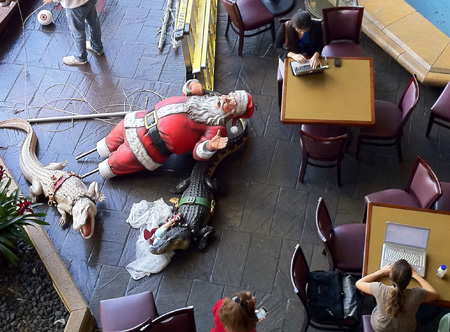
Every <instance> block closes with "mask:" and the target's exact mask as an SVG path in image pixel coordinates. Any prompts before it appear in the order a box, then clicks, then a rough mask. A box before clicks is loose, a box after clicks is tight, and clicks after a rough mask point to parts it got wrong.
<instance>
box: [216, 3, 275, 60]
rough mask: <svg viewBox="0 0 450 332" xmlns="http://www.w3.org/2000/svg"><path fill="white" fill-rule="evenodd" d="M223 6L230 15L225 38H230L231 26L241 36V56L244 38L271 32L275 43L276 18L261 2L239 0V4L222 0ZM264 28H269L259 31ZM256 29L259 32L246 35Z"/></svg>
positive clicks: (239, 52) (239, 51)
mask: <svg viewBox="0 0 450 332" xmlns="http://www.w3.org/2000/svg"><path fill="white" fill-rule="evenodd" d="M222 4H223V6H224V8H225V10H226V12H227V13H228V23H227V28H226V30H225V36H228V30H229V29H230V26H231V29H232V30H233V31H234V32H236V33H237V34H238V35H239V50H238V54H239V55H242V49H243V47H244V37H252V36H256V35H257V34H260V33H263V32H265V31H267V30H270V31H271V34H272V41H275V24H274V16H273V14H272V13H271V12H270V11H269V10H268V9H267V7H266V6H265V5H264V3H262V1H261V0H239V3H238V2H235V1H231V0H222ZM267 25H268V26H267ZM264 26H267V27H265V28H264V29H259V28H261V27H264ZM256 29H258V30H257V31H255V32H253V33H248V34H245V31H251V30H256Z"/></svg>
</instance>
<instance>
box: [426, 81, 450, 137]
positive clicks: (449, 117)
mask: <svg viewBox="0 0 450 332" xmlns="http://www.w3.org/2000/svg"><path fill="white" fill-rule="evenodd" d="M436 119H440V120H443V121H445V122H450V82H448V83H447V85H446V86H445V88H444V91H442V93H441V95H440V96H439V98H438V100H436V102H435V103H434V105H433V106H432V107H431V113H430V118H429V120H428V126H427V133H426V137H429V135H430V130H431V127H432V126H433V123H435V124H437V125H439V126H442V127H445V128H447V129H450V126H449V125H448V124H446V123H443V122H440V121H436Z"/></svg>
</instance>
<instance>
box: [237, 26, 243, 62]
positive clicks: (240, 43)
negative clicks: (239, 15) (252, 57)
mask: <svg viewBox="0 0 450 332" xmlns="http://www.w3.org/2000/svg"><path fill="white" fill-rule="evenodd" d="M243 48H244V30H241V29H239V49H238V55H239V56H241V55H242V49H243Z"/></svg>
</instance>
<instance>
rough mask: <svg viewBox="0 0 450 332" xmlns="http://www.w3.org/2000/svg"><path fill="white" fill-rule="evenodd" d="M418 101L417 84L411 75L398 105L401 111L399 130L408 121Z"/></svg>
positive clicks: (414, 76)
mask: <svg viewBox="0 0 450 332" xmlns="http://www.w3.org/2000/svg"><path fill="white" fill-rule="evenodd" d="M418 101H419V84H418V83H417V78H416V75H413V76H412V77H411V79H410V80H409V82H408V85H407V86H406V89H405V91H404V92H403V95H402V98H401V99H400V102H399V103H398V108H400V109H401V110H402V114H403V115H402V123H401V125H400V128H403V126H404V125H405V124H406V122H407V121H408V118H409V116H410V115H411V113H412V111H413V110H414V108H416V105H417V103H418Z"/></svg>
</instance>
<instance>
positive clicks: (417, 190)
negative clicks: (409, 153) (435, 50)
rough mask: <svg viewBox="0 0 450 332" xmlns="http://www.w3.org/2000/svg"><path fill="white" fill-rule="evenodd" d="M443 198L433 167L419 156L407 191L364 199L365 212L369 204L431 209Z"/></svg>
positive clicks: (395, 191) (381, 192)
mask: <svg viewBox="0 0 450 332" xmlns="http://www.w3.org/2000/svg"><path fill="white" fill-rule="evenodd" d="M441 196H442V188H441V183H440V182H439V180H438V178H437V176H436V174H434V172H433V170H432V169H431V167H430V166H429V165H428V164H427V163H426V162H425V160H423V159H422V157H420V156H418V157H417V159H416V162H415V163H414V167H413V169H412V171H411V173H410V175H409V179H408V182H407V183H406V186H405V189H403V190H402V189H386V190H382V191H378V192H376V193H373V194H369V195H367V196H366V197H364V202H365V211H367V206H368V205H369V203H384V204H393V205H400V206H408V207H418V208H423V209H430V208H431V207H432V206H433V205H434V204H435V203H436V202H437V201H438V199H439V198H440V197H441Z"/></svg>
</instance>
